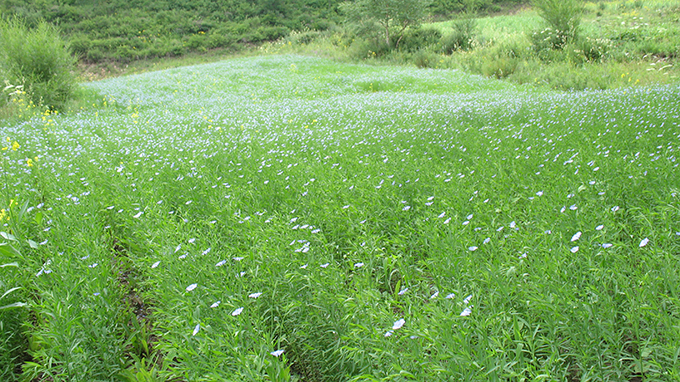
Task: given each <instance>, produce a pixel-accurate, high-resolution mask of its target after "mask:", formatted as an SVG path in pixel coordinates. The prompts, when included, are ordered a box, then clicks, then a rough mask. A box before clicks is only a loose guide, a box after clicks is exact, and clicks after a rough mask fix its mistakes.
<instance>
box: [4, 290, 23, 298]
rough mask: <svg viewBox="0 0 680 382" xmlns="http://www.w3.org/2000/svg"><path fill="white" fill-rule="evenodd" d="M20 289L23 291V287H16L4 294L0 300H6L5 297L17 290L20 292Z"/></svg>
mask: <svg viewBox="0 0 680 382" xmlns="http://www.w3.org/2000/svg"><path fill="white" fill-rule="evenodd" d="M18 289H21V287H14V288H12V289H10V290H8V291H7V292H5V293H3V295H2V296H0V299H3V298H5V296H7V295H8V294H10V293H12V292H14V291H15V290H18Z"/></svg>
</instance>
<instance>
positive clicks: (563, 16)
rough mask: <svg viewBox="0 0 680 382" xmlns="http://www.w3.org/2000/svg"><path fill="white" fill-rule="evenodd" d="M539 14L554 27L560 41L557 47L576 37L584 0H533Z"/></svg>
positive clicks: (555, 45)
mask: <svg viewBox="0 0 680 382" xmlns="http://www.w3.org/2000/svg"><path fill="white" fill-rule="evenodd" d="M533 4H534V7H536V10H537V11H538V15H539V16H541V17H542V18H543V20H545V21H546V22H547V23H548V25H549V26H550V27H551V28H552V29H554V33H555V35H556V36H557V40H559V41H558V43H557V44H553V45H554V47H555V48H562V47H564V45H566V44H568V43H569V42H571V41H573V40H575V39H576V37H577V36H578V32H579V27H580V24H581V15H582V14H583V0H533Z"/></svg>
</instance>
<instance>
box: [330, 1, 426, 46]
mask: <svg viewBox="0 0 680 382" xmlns="http://www.w3.org/2000/svg"><path fill="white" fill-rule="evenodd" d="M426 6H427V1H425V0H354V1H348V2H345V3H342V4H341V6H340V7H341V9H342V11H343V13H344V14H345V16H346V23H350V24H358V25H360V26H361V27H360V28H358V31H359V34H360V35H362V37H365V36H366V35H367V34H368V33H369V32H373V33H379V34H380V35H381V36H382V39H383V41H384V42H385V45H386V46H388V47H392V46H394V47H396V48H398V47H399V43H400V42H401V39H402V38H403V36H404V31H405V30H406V29H407V28H409V27H411V28H415V27H417V26H418V25H420V23H421V21H422V20H423V17H424V16H425V9H426Z"/></svg>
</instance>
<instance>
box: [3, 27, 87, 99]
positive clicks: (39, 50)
mask: <svg viewBox="0 0 680 382" xmlns="http://www.w3.org/2000/svg"><path fill="white" fill-rule="evenodd" d="M74 65H75V58H74V57H73V56H72V55H71V52H70V49H69V47H68V45H66V44H65V42H64V40H62V39H61V37H60V36H59V32H58V30H57V29H56V28H55V27H53V26H51V25H49V24H47V23H46V22H44V21H43V22H40V23H39V24H38V26H37V27H36V28H34V29H31V30H29V29H28V27H27V26H26V24H25V23H24V22H22V21H20V20H19V19H16V18H13V19H8V20H0V67H2V68H3V69H4V72H5V73H6V74H7V76H8V77H9V78H6V80H8V81H10V82H11V83H12V84H15V85H17V84H21V85H23V86H24V90H25V91H26V92H27V94H28V96H29V97H30V99H31V100H32V101H33V103H35V104H36V105H44V106H48V107H50V108H54V109H58V108H61V107H62V106H63V105H64V104H65V102H66V101H67V100H68V99H69V98H70V97H71V96H72V95H73V92H74V90H75V89H76V77H75V76H74V75H73V73H72V72H71V70H72V69H73V68H74Z"/></svg>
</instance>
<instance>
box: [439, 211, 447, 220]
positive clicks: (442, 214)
mask: <svg viewBox="0 0 680 382" xmlns="http://www.w3.org/2000/svg"><path fill="white" fill-rule="evenodd" d="M444 215H446V211H445V212H442V213H441V214H439V218H440V219H441V218H443V217H444Z"/></svg>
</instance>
